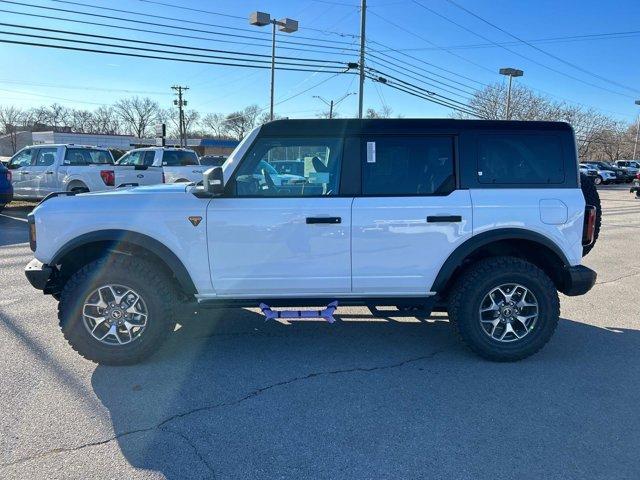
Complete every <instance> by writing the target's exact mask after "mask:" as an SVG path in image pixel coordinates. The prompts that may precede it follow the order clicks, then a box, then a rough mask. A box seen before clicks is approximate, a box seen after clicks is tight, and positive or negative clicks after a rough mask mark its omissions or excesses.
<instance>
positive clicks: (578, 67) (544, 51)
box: [414, 0, 640, 92]
mask: <svg viewBox="0 0 640 480" xmlns="http://www.w3.org/2000/svg"><path fill="white" fill-rule="evenodd" d="M414 2H415V3H418V4H419V2H417V1H416V0H414ZM447 2H449V3H450V4H451V5H455V6H456V7H458V8H459V9H461V10H463V11H464V12H467V13H468V14H469V15H471V16H473V17H475V18H477V19H478V20H480V21H481V22H484V23H486V24H487V25H490V26H491V27H493V28H495V29H496V30H499V31H501V32H502V33H504V34H505V35H508V36H510V37H511V38H514V39H515V40H517V41H518V42H522V43H524V44H526V45H528V46H529V47H531V48H533V49H534V50H537V51H538V52H540V53H543V54H545V55H547V56H549V57H551V58H553V59H555V60H557V61H559V62H561V63H564V64H565V65H568V66H570V67H572V68H575V69H576V70H579V71H581V72H582V73H586V74H587V75H591V76H592V77H595V78H598V79H600V80H603V81H605V82H607V83H611V84H613V85H617V86H618V87H621V88H625V89H627V90H630V91H632V92H640V90H638V89H636V88H632V87H629V86H627V85H624V84H622V83H619V82H616V81H615V80H611V79H610V78H606V77H603V76H602V75H598V74H597V73H594V72H591V71H589V70H587V69H585V68H582V67H581V66H579V65H576V64H575V63H571V62H569V61H567V60H565V59H563V58H560V57H558V56H557V55H554V54H553V53H550V52H547V51H546V50H543V49H542V48H540V47H537V46H535V45H533V44H532V43H530V42H528V41H526V40H523V39H521V38H520V37H518V36H516V35H514V34H512V33H511V32H508V31H507V30H505V29H503V28H501V27H499V26H498V25H496V24H495V23H492V22H490V21H489V20H486V19H485V18H483V17H481V16H480V15H478V14H476V13H474V12H472V11H471V10H469V9H467V8H465V7H463V6H462V5H460V4H459V3H457V2H454V1H453V0H447Z"/></svg>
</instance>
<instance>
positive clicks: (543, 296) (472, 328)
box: [449, 257, 560, 362]
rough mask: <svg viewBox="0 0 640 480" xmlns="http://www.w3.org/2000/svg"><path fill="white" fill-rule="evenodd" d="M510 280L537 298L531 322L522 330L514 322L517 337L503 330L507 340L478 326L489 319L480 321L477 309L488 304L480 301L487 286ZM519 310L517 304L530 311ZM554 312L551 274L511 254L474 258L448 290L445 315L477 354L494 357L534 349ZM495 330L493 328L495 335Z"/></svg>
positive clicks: (551, 327)
mask: <svg viewBox="0 0 640 480" xmlns="http://www.w3.org/2000/svg"><path fill="white" fill-rule="evenodd" d="M514 284H516V285H519V286H522V287H524V288H526V289H527V290H528V291H529V292H530V294H532V295H533V296H531V295H529V296H527V297H526V300H527V301H528V302H533V301H535V302H536V303H537V312H538V315H537V318H535V323H530V324H529V325H530V326H531V329H530V330H528V331H527V330H526V328H525V326H524V325H522V324H520V323H517V322H515V323H514V324H513V325H516V328H517V329H519V333H520V334H521V336H522V338H520V339H517V338H515V336H514V335H511V334H509V335H507V339H508V340H509V339H510V338H514V339H513V340H512V341H499V340H498V339H496V338H494V337H493V336H491V335H490V334H489V333H488V332H487V331H486V330H485V329H484V328H483V325H485V326H487V327H488V328H491V324H487V323H484V324H483V323H482V322H481V320H480V319H481V313H480V310H481V308H483V307H486V306H488V304H487V303H483V301H484V302H486V299H487V295H489V293H490V292H492V291H494V289H496V288H498V287H501V286H502V287H503V288H504V286H505V285H514ZM507 288H508V287H507ZM521 291H522V290H521ZM498 296H500V295H498ZM517 296H518V294H516V298H515V300H516V301H517V300H518V297H517ZM496 300H498V298H496ZM526 308H529V309H532V308H533V307H526ZM524 310H525V309H524V308H523V309H521V313H523V316H524V315H526V314H529V313H531V312H532V310H528V311H527V312H524ZM498 313H500V312H498ZM559 318H560V301H559V299H558V292H557V291H556V287H555V285H554V284H553V282H552V281H551V279H550V278H549V277H548V276H547V275H546V274H545V273H544V272H543V271H542V270H540V269H539V268H538V267H536V266H535V265H533V264H532V263H529V262H527V261H525V260H522V259H519V258H515V257H493V258H488V259H485V260H481V261H479V262H478V263H477V264H475V265H473V266H471V267H470V268H469V269H468V270H466V271H465V272H464V273H463V274H462V276H461V277H460V278H459V279H458V280H457V282H456V284H455V285H454V287H453V289H452V290H451V293H450V295H449V321H450V322H451V325H452V326H453V329H454V331H455V332H456V334H457V335H458V337H459V338H460V339H461V340H462V342H463V343H464V344H465V345H467V346H468V347H469V348H470V349H471V350H472V351H474V352H475V353H477V354H478V355H480V356H481V357H483V358H486V359H489V360H493V361H497V362H512V361H517V360H522V359H523V358H526V357H528V356H530V355H533V354H534V353H536V352H537V351H538V350H540V349H541V348H542V347H543V346H544V345H545V344H546V343H547V342H548V341H549V339H550V338H551V336H552V335H553V332H554V331H555V329H556V326H557V325H558V320H559ZM501 325H502V324H501ZM498 328H500V327H498ZM523 329H524V330H523ZM523 331H526V333H524V334H523ZM500 332H501V330H498V332H497V334H496V336H498V334H499V333H500Z"/></svg>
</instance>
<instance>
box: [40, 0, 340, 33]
mask: <svg viewBox="0 0 640 480" xmlns="http://www.w3.org/2000/svg"><path fill="white" fill-rule="evenodd" d="M51 1H52V2H56V3H62V4H66V5H76V6H80V7H85V8H94V9H97V10H104V11H110V12H119V13H128V14H130V15H140V16H143V17H148V18H159V19H161V20H167V17H166V16H163V15H154V14H150V13H144V12H134V11H131V10H123V9H119V8H111V7H101V6H99V5H91V4H87V3H82V2H72V1H70V0H51ZM150 3H151V2H150ZM153 3H158V2H153ZM165 6H173V7H175V8H186V7H179V6H175V5H168V4H165ZM189 10H193V9H191V8H189ZM196 10H197V9H196ZM199 11H200V12H206V11H205V10H199ZM80 13H82V12H80ZM206 13H211V12H206ZM233 17H234V18H242V19H243V20H245V21H246V20H247V18H245V17H239V16H233ZM172 20H174V21H177V22H183V23H189V24H194V25H204V26H207V27H216V28H224V29H226V30H236V31H241V32H249V33H261V34H264V35H269V33H268V32H260V31H258V32H255V31H254V30H250V29H248V28H240V27H231V26H228V25H217V24H212V23H205V22H198V21H195V20H190V19H186V18H172ZM296 38H302V39H307V40H316V41H319V42H327V43H337V44H343V43H347V42H343V41H341V40H325V39H321V38H314V37H305V36H302V35H296Z"/></svg>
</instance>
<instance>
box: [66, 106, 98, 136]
mask: <svg viewBox="0 0 640 480" xmlns="http://www.w3.org/2000/svg"><path fill="white" fill-rule="evenodd" d="M93 124H94V122H93V113H92V112H90V111H89V110H76V109H73V110H71V113H70V114H69V126H70V127H71V130H72V131H74V132H77V133H89V132H91V131H92V128H93Z"/></svg>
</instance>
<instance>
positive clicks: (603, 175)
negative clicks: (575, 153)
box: [580, 160, 640, 185]
mask: <svg viewBox="0 0 640 480" xmlns="http://www.w3.org/2000/svg"><path fill="white" fill-rule="evenodd" d="M580 172H582V173H584V174H585V175H587V176H589V177H592V178H593V181H594V182H595V184H596V185H600V184H604V185H608V184H610V183H631V182H632V181H633V179H634V178H635V177H636V175H638V173H639V172H640V164H639V163H638V162H636V161H633V160H618V161H616V162H614V163H607V162H581V163H580Z"/></svg>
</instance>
